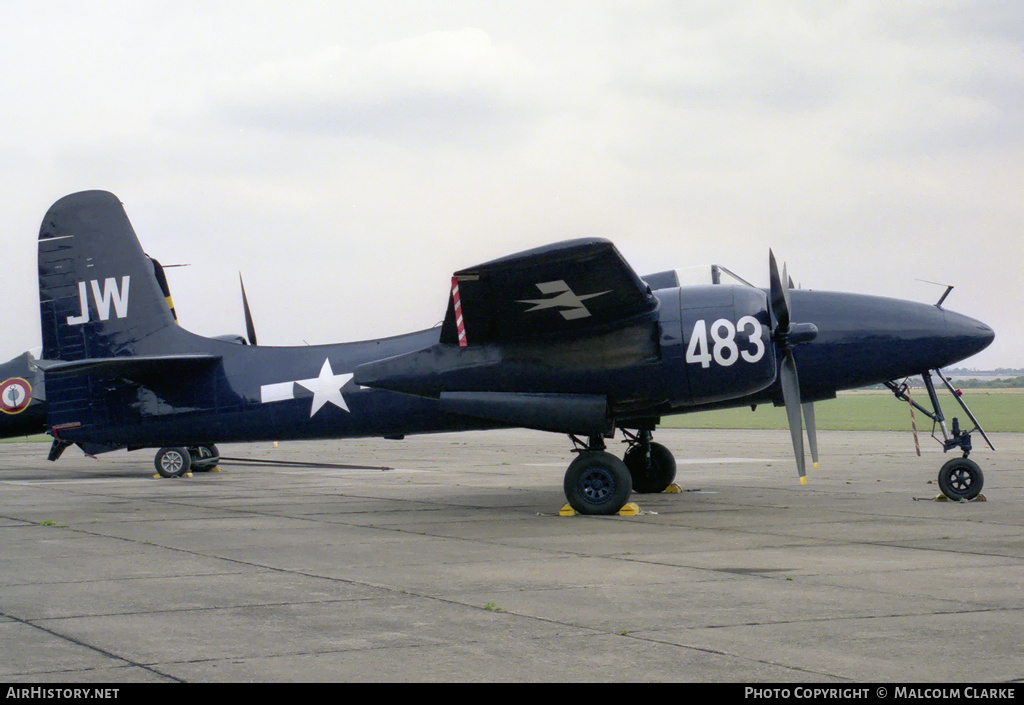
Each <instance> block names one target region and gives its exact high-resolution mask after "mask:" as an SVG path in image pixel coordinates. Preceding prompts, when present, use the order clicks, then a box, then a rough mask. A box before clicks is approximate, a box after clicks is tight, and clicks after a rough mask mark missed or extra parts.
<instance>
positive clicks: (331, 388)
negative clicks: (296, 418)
mask: <svg viewBox="0 0 1024 705" xmlns="http://www.w3.org/2000/svg"><path fill="white" fill-rule="evenodd" d="M350 379H352V373H351V372H344V373H342V374H340V375H336V374H334V370H332V369H331V361H330V360H329V359H327V360H324V366H323V367H321V368H320V376H319V377H312V378H310V379H297V380H295V384H297V385H299V386H300V387H303V388H304V389H308V390H309V391H311V392H313V407H312V408H311V409H310V410H309V417H310V418H313V414H315V413H316V412H318V411H320V409H321V408H323V406H324V404H327V403H328V402H330V403H331V404H334V405H335V406H336V407H338V408H339V409H344V410H345V411H349V408H348V404H346V403H345V397H343V396H342V394H341V388H342V387H344V386H345V385H346V384H348V381H349V380H350ZM349 412H350V411H349ZM350 413H351V412H350Z"/></svg>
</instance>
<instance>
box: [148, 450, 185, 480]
mask: <svg viewBox="0 0 1024 705" xmlns="http://www.w3.org/2000/svg"><path fill="white" fill-rule="evenodd" d="M153 464H154V465H156V471H157V472H158V473H160V476H161V477H181V476H182V475H184V474H185V473H187V472H188V471H189V468H191V467H192V454H191V453H189V452H188V448H161V449H160V450H158V451H157V453H156V458H155V459H154V460H153Z"/></svg>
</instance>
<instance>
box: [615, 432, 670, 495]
mask: <svg viewBox="0 0 1024 705" xmlns="http://www.w3.org/2000/svg"><path fill="white" fill-rule="evenodd" d="M622 462H624V463H625V464H626V467H627V468H629V474H630V475H631V476H632V478H633V491H634V492H641V493H644V494H648V493H656V492H664V491H665V488H666V487H668V486H669V485H671V484H672V481H673V480H674V479H676V459H675V458H674V457H673V456H672V453H671V451H669V449H668V448H666V447H665V446H663V445H661V444H660V443H651V458H650V462H647V458H646V457H645V456H644V452H643V448H642V447H640V446H639V445H634V446H633V447H632V448H630V449H629V450H627V451H626V454H625V455H624V456H623V457H622Z"/></svg>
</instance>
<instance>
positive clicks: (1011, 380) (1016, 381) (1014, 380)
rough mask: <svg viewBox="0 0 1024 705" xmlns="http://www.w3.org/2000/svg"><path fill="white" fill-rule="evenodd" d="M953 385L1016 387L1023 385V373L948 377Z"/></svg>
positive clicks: (962, 386) (975, 387)
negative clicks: (995, 377) (991, 376)
mask: <svg viewBox="0 0 1024 705" xmlns="http://www.w3.org/2000/svg"><path fill="white" fill-rule="evenodd" d="M949 381H950V382H952V383H953V386H954V387H961V388H963V389H1016V388H1019V387H1024V375H1018V376H1017V377H1007V378H1005V379H1003V378H1000V379H955V378H953V377H951V378H950V380H949Z"/></svg>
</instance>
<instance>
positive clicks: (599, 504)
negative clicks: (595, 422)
mask: <svg viewBox="0 0 1024 705" xmlns="http://www.w3.org/2000/svg"><path fill="white" fill-rule="evenodd" d="M622 432H623V434H624V435H625V436H626V443H628V444H629V448H628V449H627V450H626V453H625V455H624V456H623V458H622V460H619V459H618V458H616V457H615V456H614V455H612V454H611V453H609V452H607V451H606V449H605V448H606V446H605V442H604V437H603V436H590V437H589V438H588V439H587V440H586V441H583V440H581V439H580V438H578V437H577V436H569V438H570V439H571V440H572V442H573V444H574V445H575V446H576V448H575V449H574V450H573V452H574V453H578V455H577V456H576V459H575V460H573V461H572V463H570V464H569V468H568V470H566V472H565V483H564V489H565V498H566V499H567V500H568V501H569V505H570V506H571V507H572V508H573V509H575V510H576V511H577V512H578V513H579V514H599V515H606V514H616V513H618V511H619V510H620V509H622V507H623V506H624V505H625V504H626V502H627V501H628V500H629V495H630V493H632V492H634V491H635V492H641V493H656V492H664V491H665V489H666V488H668V486H669V485H671V484H672V481H673V480H674V479H675V477H676V461H675V458H674V457H673V456H672V453H671V452H670V451H669V450H668V448H666V447H665V446H663V445H661V444H660V443H653V442H652V441H651V430H650V429H641V430H639V431H637V432H636V433H631V432H629V431H627V430H626V429H622Z"/></svg>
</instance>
